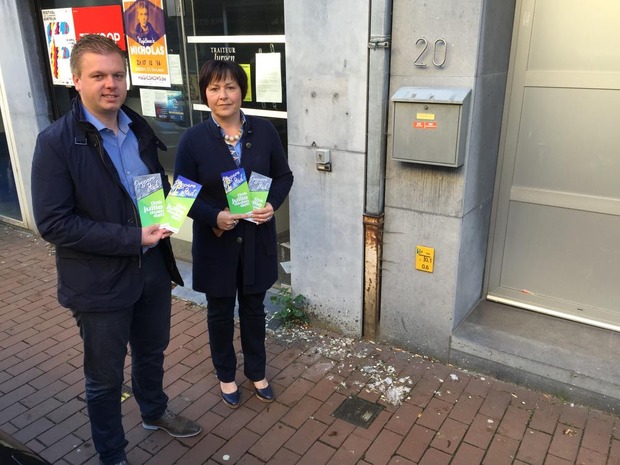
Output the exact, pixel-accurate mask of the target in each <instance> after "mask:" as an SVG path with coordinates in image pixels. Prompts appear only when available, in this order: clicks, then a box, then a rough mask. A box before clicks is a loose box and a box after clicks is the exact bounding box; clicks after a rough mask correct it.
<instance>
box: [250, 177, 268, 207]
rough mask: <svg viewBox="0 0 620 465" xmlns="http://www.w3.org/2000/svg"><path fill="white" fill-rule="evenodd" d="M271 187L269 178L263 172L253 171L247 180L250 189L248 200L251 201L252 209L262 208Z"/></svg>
mask: <svg viewBox="0 0 620 465" xmlns="http://www.w3.org/2000/svg"><path fill="white" fill-rule="evenodd" d="M270 187H271V178H270V177H268V176H265V175H263V174H260V173H257V172H256V171H253V172H252V174H251V175H250V180H249V181H248V188H249V189H250V200H251V201H252V210H258V209H260V208H264V207H265V204H266V203H267V196H268V195H269V188H270Z"/></svg>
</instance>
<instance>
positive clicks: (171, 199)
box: [163, 176, 202, 233]
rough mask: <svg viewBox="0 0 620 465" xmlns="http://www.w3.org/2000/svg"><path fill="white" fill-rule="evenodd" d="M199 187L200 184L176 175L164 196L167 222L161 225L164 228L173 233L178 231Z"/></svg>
mask: <svg viewBox="0 0 620 465" xmlns="http://www.w3.org/2000/svg"><path fill="white" fill-rule="evenodd" d="M200 189H202V185H200V184H198V183H196V182H194V181H190V180H189V179H187V178H184V177H183V176H178V177H177V179H176V180H175V181H174V184H172V189H170V192H169V193H168V197H167V198H166V211H167V213H168V222H167V223H166V224H164V225H163V227H164V228H166V229H167V230H169V231H172V232H174V233H178V232H179V230H180V229H181V226H182V225H183V222H184V221H185V218H186V217H187V214H188V213H189V209H190V208H192V205H193V204H194V201H195V200H196V197H198V193H199V192H200Z"/></svg>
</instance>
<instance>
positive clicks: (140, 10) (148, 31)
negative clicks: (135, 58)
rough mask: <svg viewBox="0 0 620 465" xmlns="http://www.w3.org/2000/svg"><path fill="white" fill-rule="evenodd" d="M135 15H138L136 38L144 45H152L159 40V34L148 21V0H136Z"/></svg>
mask: <svg viewBox="0 0 620 465" xmlns="http://www.w3.org/2000/svg"><path fill="white" fill-rule="evenodd" d="M136 5H137V6H136V15H137V16H138V24H136V31H135V34H136V40H137V41H138V43H139V44H140V45H142V46H144V47H148V46H150V45H153V44H154V43H155V42H157V41H158V40H159V34H158V33H157V31H156V30H155V28H154V27H153V25H152V24H151V23H149V2H148V1H147V0H138V2H137V4H136Z"/></svg>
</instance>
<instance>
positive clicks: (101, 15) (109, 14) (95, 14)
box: [72, 5, 127, 50]
mask: <svg viewBox="0 0 620 465" xmlns="http://www.w3.org/2000/svg"><path fill="white" fill-rule="evenodd" d="M72 10H73V23H74V27H75V38H76V39H77V40H80V37H82V36H83V35H85V34H101V35H105V36H106V37H109V38H110V39H112V40H113V41H114V42H116V44H117V45H118V46H119V47H120V48H121V49H122V50H127V44H126V41H125V33H124V30H123V12H122V10H121V6H120V5H109V6H91V7H85V8H73V9H72Z"/></svg>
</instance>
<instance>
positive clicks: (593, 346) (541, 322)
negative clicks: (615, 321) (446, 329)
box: [450, 301, 620, 413]
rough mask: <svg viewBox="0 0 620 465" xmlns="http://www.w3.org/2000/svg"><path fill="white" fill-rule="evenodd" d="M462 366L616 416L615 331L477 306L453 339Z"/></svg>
mask: <svg viewBox="0 0 620 465" xmlns="http://www.w3.org/2000/svg"><path fill="white" fill-rule="evenodd" d="M450 361H451V363H454V364H455V365H458V366H459V367H461V368H466V369H469V370H473V371H478V372H482V373H487V374H489V375H492V376H495V377H497V378H500V379H504V380H506V381H511V382H515V383H517V384H521V385H524V386H527V387H529V388H532V389H536V390H544V391H547V392H551V393H553V394H556V395H557V396H559V397H560V398H562V399H565V400H567V401H570V402H576V403H582V404H586V405H591V406H593V407H596V408H601V409H605V410H607V411H610V412H614V413H618V412H620V333H617V332H614V331H608V330H605V329H601V328H595V327H593V326H588V325H583V324H580V323H575V322H572V321H568V320H563V319H561V318H556V317H552V316H548V315H544V314H540V313H536V312H531V311H528V310H523V309H519V308H514V307H509V306H506V305H501V304H497V303H493V302H488V301H483V302H481V303H480V304H479V305H478V306H477V307H476V308H475V309H474V310H473V311H472V313H471V314H470V315H469V316H468V317H467V318H466V319H465V321H463V322H462V323H461V325H459V327H458V328H457V330H456V331H455V332H454V334H453V335H452V341H451V351H450Z"/></svg>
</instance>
